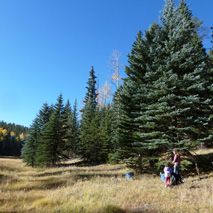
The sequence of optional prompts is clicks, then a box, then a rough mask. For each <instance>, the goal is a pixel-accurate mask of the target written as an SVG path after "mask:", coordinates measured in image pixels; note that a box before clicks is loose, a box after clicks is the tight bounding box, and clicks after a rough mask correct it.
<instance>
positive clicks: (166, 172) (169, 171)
mask: <svg viewBox="0 0 213 213" xmlns="http://www.w3.org/2000/svg"><path fill="white" fill-rule="evenodd" d="M171 174H172V169H171V168H170V167H169V163H166V164H165V167H164V176H165V182H164V184H165V187H167V186H170V177H171ZM167 183H168V185H167Z"/></svg>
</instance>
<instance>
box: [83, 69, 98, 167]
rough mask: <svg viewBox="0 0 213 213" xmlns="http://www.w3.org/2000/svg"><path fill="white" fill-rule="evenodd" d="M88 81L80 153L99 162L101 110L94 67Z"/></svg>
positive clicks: (89, 159)
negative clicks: (99, 108) (98, 103)
mask: <svg viewBox="0 0 213 213" xmlns="http://www.w3.org/2000/svg"><path fill="white" fill-rule="evenodd" d="M89 75H90V78H89V80H88V82H87V85H88V86H87V87H86V88H87V93H86V96H85V99H84V103H85V106H84V108H83V109H82V110H81V112H82V115H81V124H80V130H81V142H80V144H79V145H80V146H79V154H80V155H81V156H82V158H83V159H85V160H87V161H89V162H92V163H99V153H100V151H101V149H100V142H99V111H98V110H97V99H96V98H97V93H96V80H95V79H96V76H95V72H94V69H93V67H92V69H91V71H90V73H89Z"/></svg>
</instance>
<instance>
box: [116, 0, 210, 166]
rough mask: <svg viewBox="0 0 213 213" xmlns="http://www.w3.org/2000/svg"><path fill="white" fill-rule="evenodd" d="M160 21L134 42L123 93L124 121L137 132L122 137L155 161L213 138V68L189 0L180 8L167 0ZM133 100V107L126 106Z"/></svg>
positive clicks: (123, 141)
mask: <svg viewBox="0 0 213 213" xmlns="http://www.w3.org/2000/svg"><path fill="white" fill-rule="evenodd" d="M160 21H161V24H162V26H159V25H157V24H155V23H154V24H153V25H152V26H151V27H150V29H149V30H148V31H147V32H146V33H145V37H144V38H142V36H141V35H139V36H138V38H137V40H136V42H135V43H134V44H133V49H132V54H131V55H129V63H130V65H129V66H128V67H126V73H127V76H128V77H127V78H126V79H125V84H124V87H123V89H122V92H121V105H122V109H123V116H124V119H123V121H122V125H123V126H124V127H126V133H128V131H131V136H130V139H129V140H127V139H126V140H125V137H124V136H125V135H127V134H124V132H123V133H122V132H121V134H120V135H121V136H122V137H121V140H120V141H121V143H122V145H123V147H125V146H127V147H130V148H131V150H133V154H135V155H138V154H139V155H140V153H142V154H144V155H145V154H148V155H149V156H151V157H153V158H152V160H150V163H153V162H155V160H156V159H154V158H155V157H156V158H157V157H158V156H159V155H160V154H161V153H162V152H165V151H169V150H172V149H174V148H176V149H179V150H182V149H192V148H195V147H197V145H198V144H199V143H201V142H203V143H208V142H209V141H210V140H211V139H212V135H211V134H210V129H211V128H212V119H211V118H210V115H211V113H212V109H211V107H210V106H211V105H212V99H211V97H212V90H211V88H212V82H210V81H209V78H210V76H211V73H210V72H209V66H208V62H207V57H206V53H205V49H204V48H203V46H202V42H201V39H200V38H199V35H198V34H197V32H196V23H195V21H194V19H193V16H192V13H191V11H190V10H189V9H188V6H187V4H186V2H185V1H181V2H180V5H179V7H178V8H175V4H174V1H173V0H167V1H166V4H165V7H164V9H163V12H162V17H161V19H160ZM131 91H135V92H134V94H132V93H131ZM128 94H129V95H128ZM130 99H132V100H134V102H133V103H134V107H133V108H132V110H131V106H130V107H129V108H127V106H128V105H125V103H127V102H130ZM129 105H130V104H129ZM132 121H133V122H134V124H132ZM130 124H132V125H130ZM128 125H130V127H131V126H133V128H132V129H131V128H128ZM123 129H124V128H123ZM122 131H123V130H122ZM144 151H146V153H144ZM134 159H135V161H137V160H136V159H141V158H140V157H139V158H137V157H136V156H135V158H134ZM150 159H151V158H150Z"/></svg>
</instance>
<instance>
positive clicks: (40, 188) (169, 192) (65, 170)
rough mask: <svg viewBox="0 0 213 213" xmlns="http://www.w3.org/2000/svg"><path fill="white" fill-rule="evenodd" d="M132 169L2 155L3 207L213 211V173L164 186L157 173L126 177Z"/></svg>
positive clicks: (3, 209)
mask: <svg viewBox="0 0 213 213" xmlns="http://www.w3.org/2000/svg"><path fill="white" fill-rule="evenodd" d="M211 151H212V152H213V150H211ZM128 171H129V170H128V169H126V168H125V166H124V165H109V164H107V165H99V166H91V167H77V166H69V165H67V166H63V167H58V168H50V169H35V168H30V167H25V165H24V164H23V163H22V161H21V159H9V158H0V212H45V213H46V212H57V213H58V212H91V213H93V212H94V213H95V212H213V172H210V173H208V174H201V176H202V178H203V179H202V180H200V179H199V178H198V176H191V177H185V183H184V184H181V185H178V186H174V187H171V188H165V187H164V184H163V183H162V182H161V180H160V176H158V175H148V174H146V175H138V176H135V179H134V180H133V179H129V180H127V179H126V176H125V174H126V172H128Z"/></svg>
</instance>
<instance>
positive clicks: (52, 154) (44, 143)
mask: <svg viewBox="0 0 213 213" xmlns="http://www.w3.org/2000/svg"><path fill="white" fill-rule="evenodd" d="M66 124H67V115H66V113H65V110H64V104H63V96H62V94H60V95H59V97H58V100H57V103H56V104H55V105H54V108H53V110H52V113H51V116H50V119H49V121H48V122H47V123H46V124H45V125H44V127H43V128H42V131H41V139H40V142H39V147H38V148H39V152H38V153H37V156H36V164H37V166H47V167H51V166H55V165H56V164H57V163H58V162H60V161H61V160H63V159H65V158H66V155H65V147H66V146H65V141H66V136H67V135H66V133H67V125H66Z"/></svg>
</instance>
